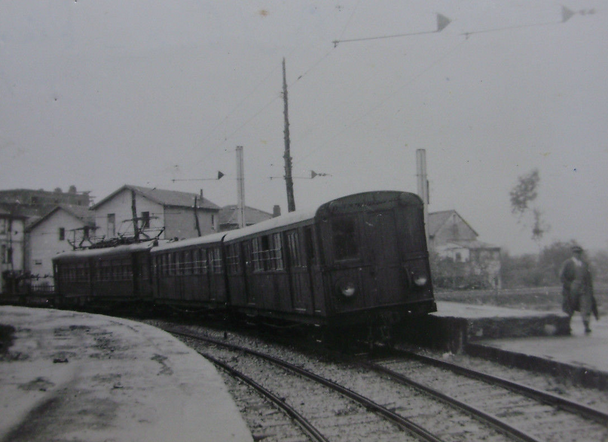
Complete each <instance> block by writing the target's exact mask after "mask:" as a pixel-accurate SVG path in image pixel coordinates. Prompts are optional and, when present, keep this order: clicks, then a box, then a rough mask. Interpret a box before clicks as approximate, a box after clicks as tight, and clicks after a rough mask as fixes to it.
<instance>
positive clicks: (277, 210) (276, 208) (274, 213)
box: [272, 204, 281, 218]
mask: <svg viewBox="0 0 608 442" xmlns="http://www.w3.org/2000/svg"><path fill="white" fill-rule="evenodd" d="M277 216H281V206H279V205H278V204H276V205H275V206H274V207H273V208H272V217H273V218H276V217H277Z"/></svg>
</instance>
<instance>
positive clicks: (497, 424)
mask: <svg viewBox="0 0 608 442" xmlns="http://www.w3.org/2000/svg"><path fill="white" fill-rule="evenodd" d="M360 364H361V365H363V366H364V367H368V368H369V369H370V370H374V371H377V372H379V373H383V374H385V375H387V376H389V377H390V378H391V379H394V380H395V381H397V382H399V383H402V384H404V385H408V386H410V387H413V388H415V389H417V390H420V391H423V392H424V393H426V394H428V395H430V396H433V397H434V398H436V399H438V400H440V401H442V402H444V403H446V404H448V405H450V406H452V407H456V408H459V409H460V410H462V411H464V412H466V413H468V414H470V415H472V416H473V417H474V418H476V419H478V420H481V421H482V422H484V423H486V424H487V425H490V426H491V427H492V428H494V429H495V430H497V431H499V432H500V433H503V434H505V435H507V436H508V437H512V438H515V439H517V440H519V441H523V442H541V440H540V439H537V438H535V437H534V436H532V435H531V434H528V433H526V432H524V431H521V430H518V429H517V428H515V427H513V426H512V425H510V424H509V423H507V422H505V421H503V420H502V419H499V418H497V417H496V416H492V415H491V414H488V413H486V412H484V411H482V410H480V409H478V408H475V407H473V406H471V405H469V404H466V403H464V402H461V401H459V400H457V399H454V398H453V397H450V396H448V395H446V394H443V393H441V392H440V391H437V390H435V389H434V388H431V387H428V386H426V385H424V384H421V383H419V382H416V381H414V380H412V379H410V378H408V377H407V376H404V375H402V374H400V373H397V372H395V371H393V370H391V369H389V368H386V367H383V366H381V365H378V364H374V363H369V362H361V363H360Z"/></svg>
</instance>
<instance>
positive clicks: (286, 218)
mask: <svg viewBox="0 0 608 442" xmlns="http://www.w3.org/2000/svg"><path fill="white" fill-rule="evenodd" d="M316 213H317V208H314V209H308V210H300V211H296V212H290V213H288V214H286V215H282V216H278V217H276V218H272V219H268V220H266V221H262V222H259V223H257V224H253V225H251V226H247V227H244V228H242V229H237V230H230V231H229V232H227V233H226V237H225V238H224V242H229V241H233V240H235V239H239V238H243V237H245V236H249V235H253V234H256V233H260V232H264V231H266V230H273V229H278V228H280V227H285V226H290V225H292V224H298V223H301V222H304V221H308V220H312V219H314V217H315V214H316Z"/></svg>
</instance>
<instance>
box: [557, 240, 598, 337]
mask: <svg viewBox="0 0 608 442" xmlns="http://www.w3.org/2000/svg"><path fill="white" fill-rule="evenodd" d="M560 280H561V282H562V284H563V290H562V295H563V297H564V299H563V303H562V310H563V311H564V312H565V313H567V314H568V316H570V320H572V316H573V315H574V312H577V311H580V312H581V316H582V317H583V324H584V325H585V334H589V333H591V328H590V327H589V321H590V319H591V312H593V314H594V315H595V318H596V319H599V315H598V311H597V304H596V303H595V298H594V297H593V280H592V277H591V271H590V270H589V264H588V263H587V262H586V261H585V260H584V259H583V249H582V247H580V246H574V247H572V257H571V258H569V259H567V260H566V261H564V263H563V264H562V269H561V272H560Z"/></svg>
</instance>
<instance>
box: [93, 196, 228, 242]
mask: <svg viewBox="0 0 608 442" xmlns="http://www.w3.org/2000/svg"><path fill="white" fill-rule="evenodd" d="M195 203H196V207H195ZM91 210H93V212H94V214H95V225H96V226H97V230H96V231H95V236H96V238H97V239H101V238H104V239H106V240H107V239H111V238H117V237H133V236H134V235H135V226H134V223H133V218H134V216H133V215H134V214H133V212H134V211H135V215H136V216H135V218H136V222H137V231H138V235H139V236H140V237H141V239H143V238H146V237H149V238H157V237H158V238H159V239H170V238H179V239H183V238H193V237H196V236H202V235H207V234H210V233H214V232H217V231H218V222H219V219H218V218H219V217H218V214H219V211H220V208H219V206H217V205H215V204H214V203H212V202H211V201H209V200H207V199H205V198H203V197H202V195H199V194H196V193H187V192H176V191H172V190H162V189H156V188H154V189H149V188H146V187H139V186H131V185H125V186H122V187H121V188H120V189H118V190H116V191H115V192H113V193H112V194H110V195H109V196H107V197H106V198H104V199H102V200H101V201H100V202H98V203H97V204H94V205H93V206H92V207H91ZM199 231H200V233H199Z"/></svg>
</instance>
